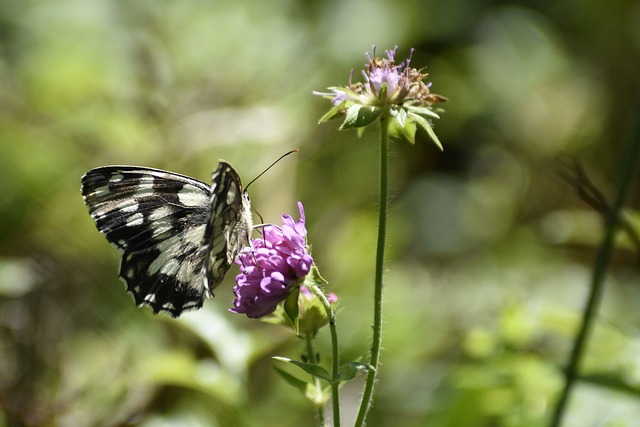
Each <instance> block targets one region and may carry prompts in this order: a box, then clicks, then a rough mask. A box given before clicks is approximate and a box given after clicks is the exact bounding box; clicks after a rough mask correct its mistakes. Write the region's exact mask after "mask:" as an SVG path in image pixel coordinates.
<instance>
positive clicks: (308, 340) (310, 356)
mask: <svg viewBox="0 0 640 427" xmlns="http://www.w3.org/2000/svg"><path fill="white" fill-rule="evenodd" d="M304 342H305V344H306V347H307V362H308V363H313V364H317V363H318V358H317V357H316V351H315V350H314V348H313V337H312V336H311V335H309V334H306V335H305V336H304ZM313 385H314V386H315V387H316V390H317V391H318V392H319V393H318V395H320V394H321V391H322V384H321V383H320V378H318V377H313ZM317 416H318V425H319V426H321V427H325V426H326V419H325V416H324V405H319V406H318V407H317Z"/></svg>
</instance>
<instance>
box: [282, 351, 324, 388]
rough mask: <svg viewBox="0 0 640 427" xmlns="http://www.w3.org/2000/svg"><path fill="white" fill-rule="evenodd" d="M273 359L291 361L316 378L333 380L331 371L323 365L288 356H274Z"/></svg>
mask: <svg viewBox="0 0 640 427" xmlns="http://www.w3.org/2000/svg"><path fill="white" fill-rule="evenodd" d="M273 359H275V360H278V361H280V362H285V363H291V364H292V365H296V366H297V367H298V368H300V369H302V370H303V371H305V372H306V373H308V374H311V375H313V376H314V377H316V378H320V379H323V380H325V381H329V382H330V383H331V382H333V380H332V379H331V375H330V374H329V372H328V371H327V370H326V369H324V368H323V367H322V366H319V365H314V364H313V363H304V362H298V361H297V360H293V359H289V358H288V357H281V356H274V357H273Z"/></svg>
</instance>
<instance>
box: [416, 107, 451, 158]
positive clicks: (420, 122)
mask: <svg viewBox="0 0 640 427" xmlns="http://www.w3.org/2000/svg"><path fill="white" fill-rule="evenodd" d="M409 117H410V118H411V119H413V120H414V121H415V122H416V123H417V124H418V125H419V126H420V127H421V128H423V129H424V130H426V131H427V134H428V135H429V138H431V140H432V141H433V142H434V143H435V144H436V145H437V146H438V148H439V149H440V151H444V148H442V143H441V142H440V140H439V139H438V137H437V136H436V133H435V132H434V131H433V129H432V128H431V124H430V123H429V121H428V120H427V119H425V118H424V117H422V116H420V115H418V114H415V113H412V112H409Z"/></svg>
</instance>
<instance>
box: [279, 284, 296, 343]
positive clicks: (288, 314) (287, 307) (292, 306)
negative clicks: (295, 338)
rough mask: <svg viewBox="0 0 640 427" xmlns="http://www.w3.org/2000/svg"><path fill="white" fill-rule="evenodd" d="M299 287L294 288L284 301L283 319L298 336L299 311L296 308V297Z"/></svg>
mask: <svg viewBox="0 0 640 427" xmlns="http://www.w3.org/2000/svg"><path fill="white" fill-rule="evenodd" d="M299 295H300V287H298V286H296V287H295V288H294V289H292V290H291V292H290V293H289V296H287V298H286V299H285V300H284V304H283V308H284V317H285V319H287V321H288V322H289V323H290V324H291V327H292V328H293V330H294V331H295V333H296V335H299V334H300V309H299V307H298V296H299Z"/></svg>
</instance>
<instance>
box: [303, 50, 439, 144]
mask: <svg viewBox="0 0 640 427" xmlns="http://www.w3.org/2000/svg"><path fill="white" fill-rule="evenodd" d="M397 52H398V47H397V46H396V47H395V48H394V49H392V50H387V51H385V54H386V57H384V58H377V57H376V56H375V55H376V51H375V48H374V50H373V55H370V54H368V53H367V54H366V56H367V60H368V63H367V64H366V66H365V68H364V69H363V70H362V76H363V77H364V82H356V83H352V81H351V79H349V84H348V85H346V86H342V87H337V86H333V87H329V88H328V89H329V91H330V92H316V91H314V92H313V93H314V95H320V96H323V97H325V98H327V99H329V100H331V104H332V105H333V107H332V108H331V109H330V110H329V111H328V112H327V113H326V114H325V115H324V116H323V117H322V118H321V119H320V123H322V122H326V121H328V120H331V119H335V118H344V122H343V123H342V125H341V126H340V130H346V129H354V128H364V127H366V126H369V125H370V124H372V123H374V122H375V121H376V120H378V119H380V118H388V117H390V119H391V127H390V133H391V135H392V136H394V137H401V138H406V139H408V140H409V141H410V142H411V143H413V142H415V131H416V129H417V128H423V129H424V130H426V132H427V134H428V136H429V137H430V138H431V139H432V140H433V141H434V142H435V143H436V145H438V147H440V148H442V145H441V144H440V141H439V140H438V138H437V137H436V134H435V133H434V132H433V129H432V124H431V121H432V120H433V119H438V118H440V116H438V113H439V112H442V111H443V110H442V109H440V108H437V107H434V105H435V104H438V103H441V102H445V101H447V98H445V97H444V96H442V95H437V94H435V93H432V92H431V91H430V87H431V83H425V82H424V81H423V80H424V79H425V78H426V77H427V73H424V72H423V70H424V69H423V68H421V69H416V68H413V67H411V55H413V49H411V53H410V55H409V58H407V59H406V60H405V61H403V62H400V63H396V58H395V57H396V53H397Z"/></svg>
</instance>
